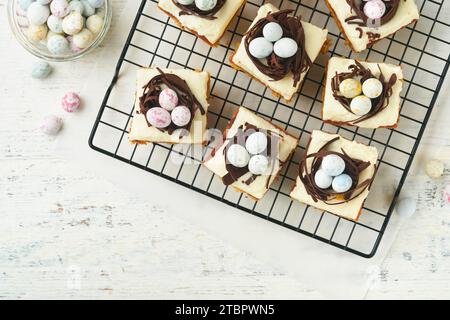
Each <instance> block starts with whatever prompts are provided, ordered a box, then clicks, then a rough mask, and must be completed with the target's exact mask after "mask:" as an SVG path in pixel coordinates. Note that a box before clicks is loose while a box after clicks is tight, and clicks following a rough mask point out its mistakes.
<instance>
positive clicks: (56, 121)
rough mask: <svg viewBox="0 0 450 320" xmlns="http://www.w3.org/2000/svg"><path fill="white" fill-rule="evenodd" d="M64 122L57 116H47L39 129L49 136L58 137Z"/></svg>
mask: <svg viewBox="0 0 450 320" xmlns="http://www.w3.org/2000/svg"><path fill="white" fill-rule="evenodd" d="M62 125H63V121H62V119H61V118H59V117H57V116H53V115H52V116H47V117H45V118H44V119H43V120H42V123H41V125H40V126H39V128H40V129H41V131H42V132H43V133H45V134H47V135H49V136H54V135H56V134H57V133H58V132H59V131H60V130H61V128H62Z"/></svg>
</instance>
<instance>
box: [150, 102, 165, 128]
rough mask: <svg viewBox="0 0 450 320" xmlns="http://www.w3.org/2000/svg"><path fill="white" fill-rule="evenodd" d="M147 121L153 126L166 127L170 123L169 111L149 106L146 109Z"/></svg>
mask: <svg viewBox="0 0 450 320" xmlns="http://www.w3.org/2000/svg"><path fill="white" fill-rule="evenodd" d="M146 117H147V121H148V123H149V124H150V125H152V126H153V127H155V128H159V129H162V128H167V127H168V126H169V125H170V122H171V119H170V113H169V111H167V110H166V109H163V108H159V107H156V108H151V109H150V110H148V111H147V115H146Z"/></svg>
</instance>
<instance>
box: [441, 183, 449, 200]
mask: <svg viewBox="0 0 450 320" xmlns="http://www.w3.org/2000/svg"><path fill="white" fill-rule="evenodd" d="M443 196H444V200H445V201H446V202H447V203H450V184H448V185H447V186H446V187H445V188H444V192H443Z"/></svg>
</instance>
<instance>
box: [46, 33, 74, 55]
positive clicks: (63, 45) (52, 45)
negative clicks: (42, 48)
mask: <svg viewBox="0 0 450 320" xmlns="http://www.w3.org/2000/svg"><path fill="white" fill-rule="evenodd" d="M47 49H48V51H50V52H51V53H53V54H56V55H60V54H63V53H66V52H67V51H68V50H69V41H67V39H66V38H65V37H63V36H62V35H60V34H55V35H54V36H52V37H50V38H48V40H47Z"/></svg>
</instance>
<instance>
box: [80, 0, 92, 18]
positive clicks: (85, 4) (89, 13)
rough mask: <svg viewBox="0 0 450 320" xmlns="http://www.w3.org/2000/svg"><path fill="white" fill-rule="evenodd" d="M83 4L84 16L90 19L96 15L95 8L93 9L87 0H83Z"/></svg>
mask: <svg viewBox="0 0 450 320" xmlns="http://www.w3.org/2000/svg"><path fill="white" fill-rule="evenodd" d="M81 3H82V4H83V16H85V17H90V16H92V15H93V14H95V8H93V7H92V6H91V5H90V4H89V2H88V1H87V0H81Z"/></svg>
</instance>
